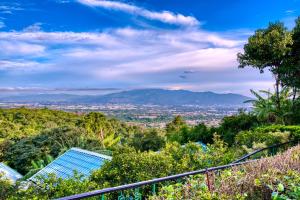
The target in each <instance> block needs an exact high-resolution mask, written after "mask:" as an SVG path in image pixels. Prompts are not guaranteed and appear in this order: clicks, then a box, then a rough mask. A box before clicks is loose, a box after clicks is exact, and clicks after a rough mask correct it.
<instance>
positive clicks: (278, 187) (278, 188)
mask: <svg viewBox="0 0 300 200" xmlns="http://www.w3.org/2000/svg"><path fill="white" fill-rule="evenodd" d="M277 190H278V191H279V192H283V191H284V185H283V184H282V183H279V184H278V186H277Z"/></svg>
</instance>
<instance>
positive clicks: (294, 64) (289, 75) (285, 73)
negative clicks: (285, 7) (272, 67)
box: [280, 17, 300, 100]
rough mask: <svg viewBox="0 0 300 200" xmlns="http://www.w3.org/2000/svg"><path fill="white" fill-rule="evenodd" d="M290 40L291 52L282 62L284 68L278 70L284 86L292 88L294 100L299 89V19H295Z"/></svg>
mask: <svg viewBox="0 0 300 200" xmlns="http://www.w3.org/2000/svg"><path fill="white" fill-rule="evenodd" d="M292 39H293V44H292V46H291V52H290V55H289V56H288V57H287V58H286V60H285V62H284V68H282V69H281V70H280V73H281V74H282V75H281V77H280V78H281V81H282V83H283V84H284V85H286V86H289V87H292V88H293V100H295V98H296V94H297V90H299V89H300V17H298V19H296V26H295V27H294V29H293V31H292Z"/></svg>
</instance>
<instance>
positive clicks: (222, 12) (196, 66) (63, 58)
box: [0, 0, 300, 95]
mask: <svg viewBox="0 0 300 200" xmlns="http://www.w3.org/2000/svg"><path fill="white" fill-rule="evenodd" d="M299 15H300V0H264V1H261V0H260V1H258V0H228V1H221V0H210V1H205V0H185V1H182V0H0V90H1V91H4V90H12V91H15V90H16V91H18V90H28V89H31V88H33V89H54V88H55V89H58V90H59V89H67V90H69V89H75V90H78V89H80V90H81V89H84V88H86V89H91V88H92V90H93V88H99V89H106V88H114V89H121V90H122V89H124V90H127V89H137V88H164V89H186V90H192V91H214V92H219V93H228V92H232V93H240V94H246V95H247V94H249V90H250V89H251V88H252V89H255V90H258V89H268V88H272V87H273V82H274V81H273V78H272V76H271V75H270V73H268V72H266V73H264V74H260V73H259V71H257V70H255V69H251V68H250V67H249V68H245V69H239V68H238V63H237V61H236V54H237V53H238V52H242V51H243V45H244V44H245V43H246V41H247V38H248V37H249V36H250V35H251V34H253V33H254V31H255V30H256V29H259V28H265V27H266V26H267V25H268V23H269V22H275V21H282V22H284V23H285V25H286V26H287V27H288V28H289V29H291V28H292V27H293V25H294V20H295V19H296V17H297V16H299Z"/></svg>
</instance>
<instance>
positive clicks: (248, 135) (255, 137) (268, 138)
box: [235, 130, 290, 148]
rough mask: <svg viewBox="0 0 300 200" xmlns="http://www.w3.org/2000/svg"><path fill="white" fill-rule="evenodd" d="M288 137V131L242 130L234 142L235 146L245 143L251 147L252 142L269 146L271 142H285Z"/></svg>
mask: <svg viewBox="0 0 300 200" xmlns="http://www.w3.org/2000/svg"><path fill="white" fill-rule="evenodd" d="M289 138H290V133H289V132H287V131H285V132H266V133H265V132H259V131H256V130H253V131H242V132H240V133H239V134H238V135H237V136H236V138H235V144H236V145H237V146H241V145H245V146H246V147H248V148H251V147H253V145H254V144H258V143H263V144H264V145H266V146H265V147H267V146H271V145H273V144H279V143H284V142H287V141H288V140H289Z"/></svg>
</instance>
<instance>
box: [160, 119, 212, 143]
mask: <svg viewBox="0 0 300 200" xmlns="http://www.w3.org/2000/svg"><path fill="white" fill-rule="evenodd" d="M213 134H214V132H212V131H211V129H209V128H208V127H207V126H206V125H205V124H203V123H199V124H198V125H196V126H194V127H190V126H188V125H187V123H186V122H185V121H184V120H183V118H182V117H180V116H176V117H175V118H174V119H173V121H172V122H170V123H168V124H167V125H166V136H167V139H168V141H170V142H178V143H180V144H185V143H188V142H199V141H201V142H203V143H211V142H212V141H213V140H212V139H213Z"/></svg>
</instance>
